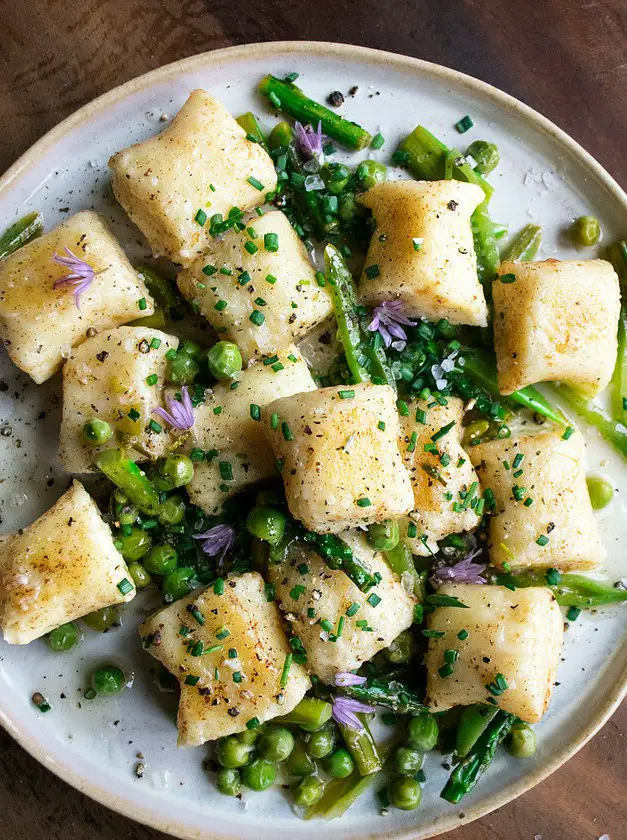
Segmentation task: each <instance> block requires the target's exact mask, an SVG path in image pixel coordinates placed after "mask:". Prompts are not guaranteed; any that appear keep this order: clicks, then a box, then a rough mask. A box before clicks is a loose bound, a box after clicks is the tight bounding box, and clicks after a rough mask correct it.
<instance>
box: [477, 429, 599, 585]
mask: <svg viewBox="0 0 627 840" xmlns="http://www.w3.org/2000/svg"><path fill="white" fill-rule="evenodd" d="M469 454H470V457H471V459H472V462H473V464H474V465H475V469H476V471H477V475H478V476H479V480H480V482H481V485H482V487H483V488H484V489H486V488H489V489H490V490H492V492H493V493H494V497H495V501H496V509H495V511H494V515H493V516H491V517H490V519H489V526H488V535H489V551H490V559H491V561H492V563H494V565H496V566H503V564H504V563H509V565H510V566H511V567H512V568H526V567H528V568H534V567H538V568H547V567H549V566H552V567H555V568H558V569H561V570H563V571H567V570H571V571H572V570H581V569H593V568H594V567H595V566H597V565H598V564H599V563H601V562H602V561H603V559H604V558H605V549H604V547H603V544H602V542H601V540H600V538H599V533H598V530H597V525H596V521H595V518H594V514H593V512H592V505H591V504H590V496H589V495H588V488H587V486H586V461H585V446H584V440H583V437H582V436H581V434H580V433H579V432H573V433H572V435H571V436H570V437H568V435H567V439H566V440H565V439H564V435H563V433H562V430H561V429H560V430H549V431H545V432H538V433H536V434H527V435H522V436H519V437H511V438H506V439H505V440H499V439H496V440H490V441H486V442H485V443H480V444H478V445H477V446H473V447H472V448H471V449H470V450H469Z"/></svg>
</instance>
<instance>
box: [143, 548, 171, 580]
mask: <svg viewBox="0 0 627 840" xmlns="http://www.w3.org/2000/svg"><path fill="white" fill-rule="evenodd" d="M177 560H178V555H177V553H176V550H175V549H174V548H172V546H171V545H166V544H164V545H156V546H154V548H151V549H150V551H149V552H148V554H147V555H146V557H145V558H144V566H145V567H146V568H147V569H148V571H149V572H151V574H153V575H167V574H169V573H170V572H171V571H172V570H173V569H176V564H177Z"/></svg>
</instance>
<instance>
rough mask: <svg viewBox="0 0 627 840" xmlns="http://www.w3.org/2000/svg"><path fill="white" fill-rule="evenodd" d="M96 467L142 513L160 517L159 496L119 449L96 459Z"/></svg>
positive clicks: (137, 468)
mask: <svg viewBox="0 0 627 840" xmlns="http://www.w3.org/2000/svg"><path fill="white" fill-rule="evenodd" d="M96 466H97V467H98V469H99V470H101V471H102V472H103V473H104V474H105V475H106V476H107V478H109V479H110V480H111V481H112V482H113V483H114V484H115V485H116V487H119V488H120V490H121V491H122V492H123V493H124V495H125V496H126V497H127V498H128V500H129V501H130V502H132V503H133V504H134V505H135V506H136V507H137V508H139V510H140V511H141V512H142V513H147V514H148V515H149V516H158V515H159V513H160V512H161V503H160V502H159V494H158V493H157V491H156V490H155V488H154V487H153V486H152V484H151V482H150V480H149V479H148V477H147V476H146V474H145V473H143V472H142V471H141V470H140V469H139V467H138V466H137V464H136V463H135V462H134V461H131V459H130V458H126V457H125V456H124V454H123V453H122V452H120V451H119V450H117V449H107V450H106V451H105V452H101V453H100V455H99V456H98V458H97V459H96Z"/></svg>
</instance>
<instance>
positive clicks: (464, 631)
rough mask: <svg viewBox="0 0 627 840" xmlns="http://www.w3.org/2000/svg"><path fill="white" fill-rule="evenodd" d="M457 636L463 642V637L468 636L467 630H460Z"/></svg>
mask: <svg viewBox="0 0 627 840" xmlns="http://www.w3.org/2000/svg"><path fill="white" fill-rule="evenodd" d="M457 638H458V639H460V640H461V641H462V642H463V641H464V639H467V638H468V630H460V631H459V633H458V634H457Z"/></svg>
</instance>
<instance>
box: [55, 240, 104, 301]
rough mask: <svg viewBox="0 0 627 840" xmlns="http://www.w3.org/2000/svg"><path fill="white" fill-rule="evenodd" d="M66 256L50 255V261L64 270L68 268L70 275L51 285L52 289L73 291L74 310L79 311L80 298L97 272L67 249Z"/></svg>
mask: <svg viewBox="0 0 627 840" xmlns="http://www.w3.org/2000/svg"><path fill="white" fill-rule="evenodd" d="M65 253H66V254H67V256H65V257H60V256H59V255H58V254H57V253H54V254H53V255H52V259H53V261H54V262H56V263H57V264H58V265H62V266H63V267H64V268H69V269H70V273H69V274H66V275H65V276H64V277H60V278H59V279H58V280H55V281H54V283H53V284H52V288H53V289H74V303H75V304H76V308H77V309H80V308H81V307H80V298H81V295H82V294H83V292H86V291H87V289H88V288H89V287H90V286H91V284H92V283H93V282H94V277H95V276H96V274H99V272H97V271H94V269H93V267H92V266H91V265H89V263H86V262H85V260H82V259H81V258H80V257H77V256H76V255H75V254H73V253H72V252H71V251H70V249H69V248H66V249H65Z"/></svg>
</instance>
